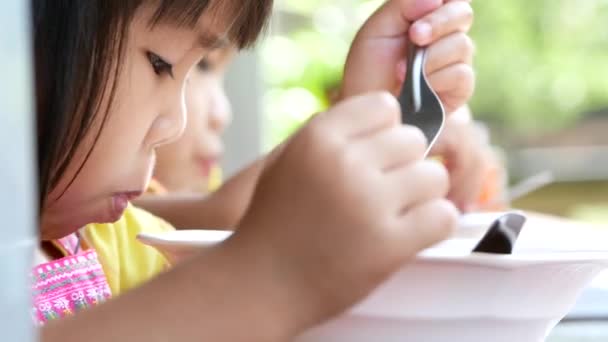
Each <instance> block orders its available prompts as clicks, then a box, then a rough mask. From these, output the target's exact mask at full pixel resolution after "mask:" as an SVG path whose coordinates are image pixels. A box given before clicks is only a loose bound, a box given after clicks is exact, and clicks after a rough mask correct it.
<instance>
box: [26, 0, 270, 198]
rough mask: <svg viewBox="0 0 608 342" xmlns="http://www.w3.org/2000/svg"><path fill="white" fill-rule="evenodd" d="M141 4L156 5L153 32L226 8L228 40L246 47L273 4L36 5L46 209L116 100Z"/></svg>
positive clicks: (110, 1)
mask: <svg viewBox="0 0 608 342" xmlns="http://www.w3.org/2000/svg"><path fill="white" fill-rule="evenodd" d="M143 6H155V7H154V8H155V9H156V10H155V12H154V15H153V16H152V19H151V21H150V23H149V24H150V26H151V27H152V26H155V25H157V24H159V23H169V24H174V25H177V26H183V27H194V26H195V24H196V23H197V22H198V20H199V18H200V17H201V16H202V15H203V13H205V12H206V11H210V10H212V9H216V10H220V11H221V14H223V15H225V16H229V20H230V19H232V20H233V21H232V22H231V23H230V24H232V25H231V26H230V27H229V31H228V32H227V35H228V36H227V38H228V39H229V40H230V41H231V42H232V43H234V44H235V45H236V46H238V47H239V48H246V47H249V46H251V45H252V44H253V43H254V42H255V40H256V39H257V37H258V36H259V35H260V33H261V32H262V31H263V29H264V27H265V24H266V22H267V19H268V17H269V15H270V12H271V8H272V0H231V1H228V0H215V1H214V0H155V1H152V0H149V1H145V0H32V24H33V36H34V39H33V41H34V61H35V85H36V111H37V138H38V145H37V147H38V183H39V196H40V208H43V206H44V203H45V200H46V198H47V195H48V194H49V192H50V191H51V190H53V189H54V188H55V187H56V186H57V185H58V183H59V181H60V179H62V177H63V176H64V174H65V172H66V169H67V168H68V165H70V163H71V162H72V161H73V158H74V155H75V152H76V150H77V148H78V147H79V146H80V144H81V143H82V142H83V139H84V138H85V136H87V135H89V134H91V133H93V134H94V141H96V140H97V138H98V137H99V134H100V132H101V130H102V129H103V125H104V123H105V121H106V119H107V112H108V110H109V108H108V110H105V113H101V112H100V111H101V101H102V99H108V103H110V104H111V103H112V99H113V96H114V92H115V88H116V79H117V78H118V77H117V75H118V73H119V72H120V63H118V62H117V61H118V60H119V58H120V57H121V56H122V54H123V51H124V45H125V40H126V36H127V31H128V27H129V24H130V23H131V21H132V20H133V18H134V16H135V13H136V11H137V10H138V9H140V8H142V7H143ZM212 14H215V13H212ZM109 82H112V83H111V84H108V83H109ZM104 102H105V100H104ZM104 108H105V107H104ZM96 120H99V121H96ZM94 122H101V124H100V126H99V127H100V128H99V129H97V130H96V131H94V132H91V129H92V127H93V123H94ZM95 127H96V128H97V124H96V125H95ZM93 145H94V144H93ZM92 149H93V147H91V148H90V150H89V151H88V152H87V156H86V157H85V160H84V161H83V162H82V163H81V165H79V170H78V172H77V173H76V175H75V176H74V178H75V177H76V176H77V175H78V173H79V172H80V170H81V169H82V167H83V165H84V163H85V162H86V159H87V158H88V155H90V153H91V151H92ZM71 182H73V179H72V180H71ZM71 182H70V184H71ZM67 187H69V184H68V186H67ZM67 187H66V188H67ZM64 191H65V189H64Z"/></svg>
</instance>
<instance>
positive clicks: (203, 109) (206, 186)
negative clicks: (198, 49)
mask: <svg viewBox="0 0 608 342" xmlns="http://www.w3.org/2000/svg"><path fill="white" fill-rule="evenodd" d="M234 54H235V51H234V48H232V47H231V46H226V47H224V48H222V49H218V50H216V51H214V52H213V53H211V54H209V56H207V57H206V58H205V59H203V60H202V61H200V62H199V63H198V64H197V65H196V68H195V69H194V70H193V71H192V73H191V75H190V78H189V80H188V84H187V86H186V108H187V112H188V114H187V115H188V123H187V125H186V129H185V130H184V134H183V135H182V136H181V137H180V138H179V139H178V140H177V141H175V142H173V143H171V144H167V145H164V146H161V147H159V148H158V149H157V158H156V168H155V170H154V178H155V180H156V181H158V182H159V183H160V185H161V186H162V187H163V188H165V189H166V190H167V191H168V192H172V193H208V192H209V191H213V190H215V189H217V188H218V187H219V186H220V184H221V169H220V165H219V162H220V158H221V156H222V154H223V152H224V148H223V144H222V133H223V132H224V130H225V129H226V127H227V126H228V125H229V124H230V121H231V118H232V113H231V106H230V102H229V101H228V98H227V96H226V92H225V90H224V75H225V73H226V69H227V67H228V65H229V64H230V62H231V61H232V59H233V58H234ZM245 115H246V114H245Z"/></svg>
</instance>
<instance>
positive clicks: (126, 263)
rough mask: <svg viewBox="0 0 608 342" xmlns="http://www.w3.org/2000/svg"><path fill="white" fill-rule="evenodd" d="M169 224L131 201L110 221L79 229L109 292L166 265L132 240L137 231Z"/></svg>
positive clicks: (136, 282)
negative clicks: (104, 275) (90, 248)
mask: <svg viewBox="0 0 608 342" xmlns="http://www.w3.org/2000/svg"><path fill="white" fill-rule="evenodd" d="M172 229H174V228H173V227H172V226H171V225H170V224H168V223H167V222H165V221H164V220H162V219H161V218H159V217H156V216H154V215H152V214H150V213H148V212H147V211H145V210H142V209H139V208H136V207H134V206H132V205H129V207H128V208H127V209H126V210H125V212H124V214H123V216H122V218H121V219H120V220H118V221H117V222H114V223H107V224H90V225H88V226H86V227H85V228H84V230H83V237H84V239H85V241H86V242H87V244H88V245H89V246H91V247H92V248H94V249H95V250H96V251H97V255H98V257H99V261H100V262H101V265H102V266H103V269H104V272H105V274H106V278H107V279H108V284H109V286H110V289H112V295H114V296H117V295H120V294H121V293H123V292H125V291H127V290H129V289H132V288H134V287H137V286H139V285H141V284H142V283H145V282H146V281H148V280H150V279H151V278H153V277H155V276H156V275H158V274H159V273H160V272H162V271H163V270H165V269H167V268H168V267H169V263H168V262H167V260H166V259H165V257H163V256H162V254H160V253H159V252H158V251H157V250H156V249H154V248H152V247H149V246H146V245H144V244H142V243H140V242H138V241H137V240H136V236H137V234H139V233H141V232H144V231H145V232H149V233H155V232H165V231H170V230H172Z"/></svg>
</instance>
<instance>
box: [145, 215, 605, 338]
mask: <svg viewBox="0 0 608 342" xmlns="http://www.w3.org/2000/svg"><path fill="white" fill-rule="evenodd" d="M532 223H533V224H535V225H540V224H541V223H542V222H537V221H534V220H533V221H532ZM480 229H481V228H480ZM486 229H487V228H486ZM481 231H482V230H481ZM548 232H550V233H551V238H548V239H544V236H546V235H547V233H548ZM478 233H479V232H478ZM476 234H477V233H476ZM581 234H582V235H584V236H581ZM229 235H230V233H229V232H217V231H181V232H175V233H172V234H169V235H164V236H160V237H159V236H157V237H155V238H153V237H150V236H147V237H146V236H144V237H141V238H143V240H145V241H146V243H149V244H153V245H156V246H157V247H159V248H160V249H165V250H171V253H176V252H177V253H180V251H181V252H184V253H187V252H190V253H191V252H192V249H193V248H195V249H196V248H201V247H203V246H208V245H210V244H214V243H217V242H219V241H222V240H223V239H225V238H226V237H228V236H229ZM462 235H466V234H462ZM477 235H478V234H477ZM481 235H483V233H481ZM607 238H608V235H607V234H605V233H600V232H595V231H588V230H578V229H577V230H574V229H571V230H569V229H551V228H550V227H544V228H543V227H540V226H526V227H525V228H524V229H523V231H522V235H521V237H520V240H519V241H518V245H517V246H516V251H515V253H514V254H513V255H502V256H501V255H488V254H471V253H470V251H471V249H472V248H473V247H474V246H475V245H476V243H477V241H478V238H477V237H476V238H453V239H450V240H448V241H445V242H443V243H441V244H439V245H437V246H435V247H433V248H431V249H428V250H425V251H423V252H422V253H421V254H420V255H418V257H417V258H416V259H415V260H414V261H413V262H411V263H410V264H408V265H405V266H404V267H403V268H402V269H401V270H400V271H398V272H397V273H396V274H394V275H393V276H392V277H391V278H390V279H389V280H388V281H386V282H385V283H384V284H382V285H381V286H380V287H379V288H378V289H376V290H375V291H374V292H373V293H372V294H371V295H370V296H369V297H368V298H366V299H365V300H363V301H362V302H361V303H359V304H358V305H356V306H355V307H354V308H352V309H351V310H350V311H349V312H346V313H345V314H343V315H342V316H340V317H338V318H336V319H334V320H333V321H331V322H328V323H326V324H323V325H320V326H318V327H316V328H314V329H311V330H310V331H308V332H306V333H305V334H303V335H302V336H300V337H299V338H298V339H297V340H296V342H342V341H344V342H346V341H348V342H372V341H374V342H375V341H382V342H397V341H398V342H409V341H416V342H448V341H449V342H453V341H458V342H482V341H483V342H487V341H493V342H503V341H504V342H507V341H508V342H512V341H517V342H540V341H543V340H544V338H545V337H546V336H547V334H548V333H549V331H550V330H551V329H552V328H553V327H554V326H555V324H556V323H557V322H559V320H560V319H561V318H563V317H564V316H565V315H566V314H567V313H568V311H569V310H570V308H571V307H572V306H573V305H574V304H575V301H576V299H577V298H578V296H579V295H580V294H581V292H582V291H583V289H584V288H585V287H586V285H587V284H589V283H590V282H591V281H592V280H593V278H594V277H595V276H596V275H597V274H598V273H599V272H600V271H601V270H603V269H605V268H608V239H607ZM155 239H156V240H155ZM543 241H548V242H549V243H548V244H544V245H543V243H542V242H543ZM564 241H565V242H567V243H564ZM598 241H603V242H604V243H598ZM558 242H560V243H561V244H560V243H558ZM602 245H605V248H604V249H603V250H602V249H601V246H602ZM589 246H592V247H589ZM588 248H591V250H589V249H588Z"/></svg>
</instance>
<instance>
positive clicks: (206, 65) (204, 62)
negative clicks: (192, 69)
mask: <svg viewBox="0 0 608 342" xmlns="http://www.w3.org/2000/svg"><path fill="white" fill-rule="evenodd" d="M196 66H197V68H198V70H200V71H203V72H208V71H211V69H213V66H212V65H211V62H210V61H209V60H208V59H207V58H203V59H201V61H200V62H198V64H197V65H196Z"/></svg>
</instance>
